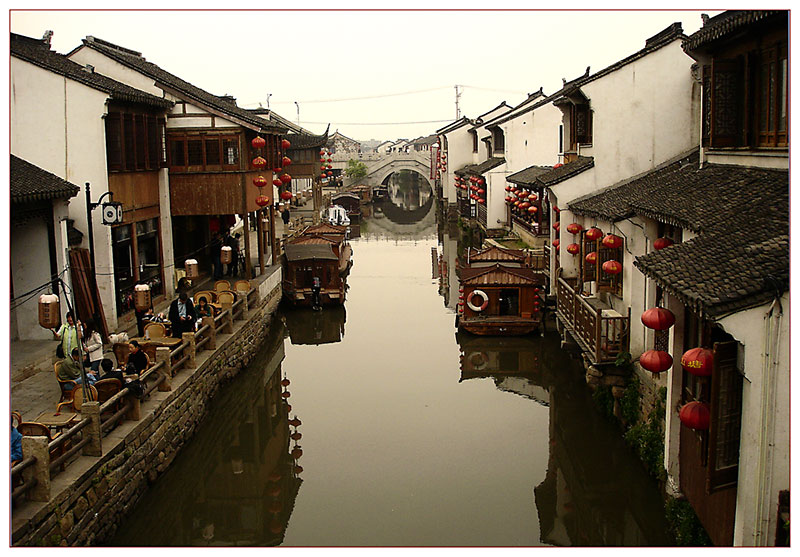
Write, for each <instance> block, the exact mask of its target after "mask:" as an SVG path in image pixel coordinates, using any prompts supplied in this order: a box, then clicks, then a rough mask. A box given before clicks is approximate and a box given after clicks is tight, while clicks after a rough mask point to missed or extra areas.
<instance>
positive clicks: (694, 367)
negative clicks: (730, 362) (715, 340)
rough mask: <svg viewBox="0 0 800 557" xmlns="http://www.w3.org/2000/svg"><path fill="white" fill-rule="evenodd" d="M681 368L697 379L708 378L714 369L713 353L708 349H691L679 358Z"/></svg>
mask: <svg viewBox="0 0 800 557" xmlns="http://www.w3.org/2000/svg"><path fill="white" fill-rule="evenodd" d="M681 366H682V367H683V369H685V370H686V371H687V372H689V373H691V374H692V375H697V376H698V377H708V376H710V375H711V370H712V368H713V367H714V353H713V352H711V350H709V349H708V348H702V347H698V348H692V349H691V350H687V351H686V352H685V353H684V354H683V356H681Z"/></svg>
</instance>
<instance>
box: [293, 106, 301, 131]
mask: <svg viewBox="0 0 800 557" xmlns="http://www.w3.org/2000/svg"><path fill="white" fill-rule="evenodd" d="M294 104H295V105H296V106H297V125H298V126H299V125H300V104H299V103H298V102H297V101H294Z"/></svg>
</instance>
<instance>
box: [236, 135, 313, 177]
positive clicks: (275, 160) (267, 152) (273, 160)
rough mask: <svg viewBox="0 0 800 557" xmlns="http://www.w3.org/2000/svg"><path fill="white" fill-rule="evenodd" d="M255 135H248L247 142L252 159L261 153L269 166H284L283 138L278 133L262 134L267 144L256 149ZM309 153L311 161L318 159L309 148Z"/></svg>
mask: <svg viewBox="0 0 800 557" xmlns="http://www.w3.org/2000/svg"><path fill="white" fill-rule="evenodd" d="M254 137H255V135H253V136H249V135H248V136H247V138H246V140H247V144H248V145H249V146H250V148H249V153H250V160H253V159H254V158H256V157H257V156H259V155H261V156H262V157H264V158H265V159H266V160H267V168H270V169H271V168H279V167H282V166H283V162H282V159H283V156H284V151H283V150H282V149H281V138H280V137H278V136H277V135H272V134H265V135H261V137H263V138H264V141H266V142H267V144H266V145H265V146H264V147H263V148H262V149H255V148H253V144H252V140H253V138H254ZM223 152H224V153H225V155H226V156H228V155H232V153H231V152H229V151H228V150H227V149H223ZM297 152H298V151H295V153H297ZM299 152H303V151H299ZM309 153H310V157H309V161H310V162H314V161H316V155H315V154H314V151H310V150H309ZM290 158H291V157H290ZM229 160H232V159H229ZM294 162H300V160H299V159H298V160H296V161H294Z"/></svg>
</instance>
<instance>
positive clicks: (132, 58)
mask: <svg viewBox="0 0 800 557" xmlns="http://www.w3.org/2000/svg"><path fill="white" fill-rule="evenodd" d="M83 44H84V46H86V47H88V48H91V49H93V50H96V51H98V52H101V53H103V54H105V55H106V56H108V57H109V58H111V59H113V60H116V61H117V62H119V63H120V64H123V65H125V66H128V67H129V68H132V69H134V70H136V71H138V72H139V73H142V74H144V75H146V76H148V77H151V78H152V79H154V80H155V82H156V83H157V84H158V85H160V86H166V87H168V88H170V89H173V90H174V91H176V92H177V93H179V94H180V95H182V96H185V97H186V98H188V99H193V100H195V101H198V102H199V103H201V104H204V105H206V106H208V107H211V108H214V109H215V110H218V111H219V112H221V113H222V114H227V115H230V116H233V117H235V118H237V119H239V120H240V121H242V122H245V123H246V124H249V125H250V126H251V127H253V129H256V130H259V129H261V130H270V131H276V132H278V133H285V132H286V128H285V127H283V126H279V125H276V124H274V123H271V122H268V121H266V120H264V119H263V118H259V117H258V116H255V115H254V114H253V113H252V112H251V111H249V110H247V109H244V108H239V107H238V106H237V105H236V103H235V101H233V102H232V101H231V100H229V99H228V98H226V97H224V96H219V95H213V94H211V93H209V92H208V91H204V90H203V89H200V88H199V87H196V86H195V85H192V84H191V83H189V82H188V81H184V80H183V79H181V78H179V77H177V76H175V75H173V74H171V73H169V72H167V71H165V70H163V69H161V68H160V67H158V66H157V65H155V64H153V63H152V62H148V61H147V60H145V58H144V57H143V56H142V55H141V53H139V52H136V51H133V50H130V49H127V48H124V47H120V46H118V45H115V44H113V43H110V42H107V41H104V40H102V39H98V38H96V37H91V36H89V37H86V38H85V39H84V40H83Z"/></svg>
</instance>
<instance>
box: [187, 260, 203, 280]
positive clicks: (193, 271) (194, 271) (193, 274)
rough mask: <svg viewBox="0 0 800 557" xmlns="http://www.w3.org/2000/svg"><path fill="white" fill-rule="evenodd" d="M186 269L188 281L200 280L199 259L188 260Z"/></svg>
mask: <svg viewBox="0 0 800 557" xmlns="http://www.w3.org/2000/svg"><path fill="white" fill-rule="evenodd" d="M184 268H185V269H186V278H187V279H189V280H191V279H196V278H200V265H198V263H197V259H187V260H186V262H185V263H184Z"/></svg>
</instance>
